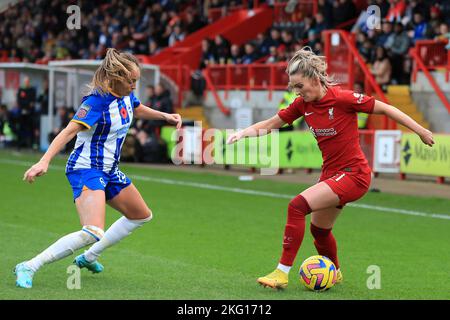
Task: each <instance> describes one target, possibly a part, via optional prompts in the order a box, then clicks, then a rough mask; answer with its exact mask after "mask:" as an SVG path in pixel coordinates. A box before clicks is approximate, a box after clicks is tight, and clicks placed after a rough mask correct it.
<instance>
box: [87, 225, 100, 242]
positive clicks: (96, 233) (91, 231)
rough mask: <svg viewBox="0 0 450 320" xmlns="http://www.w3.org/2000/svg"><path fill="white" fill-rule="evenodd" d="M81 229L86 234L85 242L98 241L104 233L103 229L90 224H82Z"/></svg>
mask: <svg viewBox="0 0 450 320" xmlns="http://www.w3.org/2000/svg"><path fill="white" fill-rule="evenodd" d="M82 231H84V232H83V233H84V234H85V236H86V242H89V243H87V244H91V243H94V242H97V241H100V239H101V238H103V235H104V234H105V232H104V231H103V229H101V228H99V227H96V226H91V225H88V226H83V229H82Z"/></svg>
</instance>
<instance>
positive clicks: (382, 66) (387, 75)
mask: <svg viewBox="0 0 450 320" xmlns="http://www.w3.org/2000/svg"><path fill="white" fill-rule="evenodd" d="M375 52H376V56H375V62H374V63H373V65H372V70H371V71H372V74H373V75H374V76H375V80H376V82H377V83H378V84H379V85H380V86H381V88H382V89H383V91H384V92H386V89H387V85H388V84H389V83H390V82H391V73H392V66H391V62H390V61H389V58H388V56H387V54H386V50H385V49H384V48H383V47H377V49H376V51H375Z"/></svg>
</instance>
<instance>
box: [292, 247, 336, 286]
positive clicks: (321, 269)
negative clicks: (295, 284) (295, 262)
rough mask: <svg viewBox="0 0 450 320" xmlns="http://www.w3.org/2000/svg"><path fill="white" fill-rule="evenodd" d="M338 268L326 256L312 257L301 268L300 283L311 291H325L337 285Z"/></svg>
mask: <svg viewBox="0 0 450 320" xmlns="http://www.w3.org/2000/svg"><path fill="white" fill-rule="evenodd" d="M336 272H337V271H336V266H335V265H334V263H333V261H331V260H330V259H328V258H327V257H325V256H320V255H317V256H312V257H309V258H308V259H306V260H305V261H303V263H302V265H301V266H300V272H299V273H300V282H301V283H303V284H304V285H305V287H307V288H308V289H310V290H313V291H325V290H328V289H330V288H331V287H332V286H334V284H335V283H336V276H337V274H336Z"/></svg>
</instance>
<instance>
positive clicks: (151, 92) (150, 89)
mask: <svg viewBox="0 0 450 320" xmlns="http://www.w3.org/2000/svg"><path fill="white" fill-rule="evenodd" d="M145 96H146V97H147V98H146V103H145V105H146V106H150V107H152V106H153V105H154V104H155V98H156V95H155V87H154V86H152V85H148V86H147V87H146V88H145Z"/></svg>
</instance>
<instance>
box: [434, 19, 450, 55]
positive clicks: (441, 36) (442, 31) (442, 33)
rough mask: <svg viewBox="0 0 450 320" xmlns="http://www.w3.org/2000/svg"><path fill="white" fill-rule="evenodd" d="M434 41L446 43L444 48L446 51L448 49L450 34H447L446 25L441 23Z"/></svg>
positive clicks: (449, 46) (447, 28)
mask: <svg viewBox="0 0 450 320" xmlns="http://www.w3.org/2000/svg"><path fill="white" fill-rule="evenodd" d="M434 39H435V40H440V41H447V45H446V47H445V48H446V49H447V50H449V49H450V32H449V27H448V24H446V23H444V22H443V23H441V24H440V25H439V31H438V32H437V33H436V36H435V38H434Z"/></svg>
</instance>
